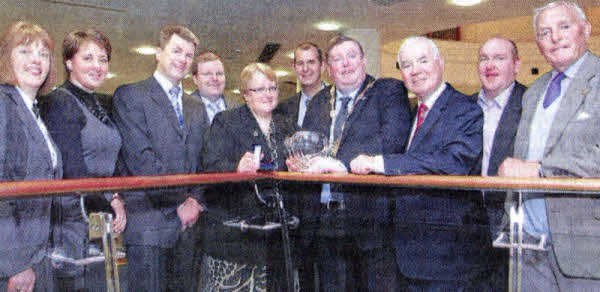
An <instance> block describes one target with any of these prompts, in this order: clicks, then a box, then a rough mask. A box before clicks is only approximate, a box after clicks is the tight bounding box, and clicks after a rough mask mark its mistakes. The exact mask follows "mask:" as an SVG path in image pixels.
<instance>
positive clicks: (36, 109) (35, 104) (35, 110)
mask: <svg viewBox="0 0 600 292" xmlns="http://www.w3.org/2000/svg"><path fill="white" fill-rule="evenodd" d="M31 111H33V115H34V116H35V118H36V119H39V118H40V106H39V105H38V101H37V99H34V100H33V107H32V108H31Z"/></svg>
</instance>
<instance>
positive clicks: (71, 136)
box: [44, 94, 89, 178]
mask: <svg viewBox="0 0 600 292" xmlns="http://www.w3.org/2000/svg"><path fill="white" fill-rule="evenodd" d="M44 112H45V115H44V122H45V123H46V127H47V128H48V131H49V132H50V135H51V136H52V139H53V140H54V142H55V143H56V145H57V146H58V148H59V149H60V154H61V155H62V159H63V171H64V172H63V177H65V178H81V177H88V176H89V175H88V169H87V166H86V164H85V160H84V158H83V146H82V144H81V130H82V129H83V128H84V127H85V124H86V119H85V116H84V115H83V112H82V111H81V109H80V108H79V106H78V105H77V104H76V102H75V101H74V100H73V99H71V98H66V97H65V96H61V95H60V94H54V95H51V96H50V97H49V101H48V104H47V108H46V110H45V111H44Z"/></svg>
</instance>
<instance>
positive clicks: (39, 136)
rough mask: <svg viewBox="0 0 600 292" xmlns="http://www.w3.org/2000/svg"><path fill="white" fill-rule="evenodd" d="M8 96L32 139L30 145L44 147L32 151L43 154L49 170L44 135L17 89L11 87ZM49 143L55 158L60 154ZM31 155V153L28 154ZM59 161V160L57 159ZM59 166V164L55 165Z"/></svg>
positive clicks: (49, 164) (48, 155) (50, 160)
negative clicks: (55, 154) (55, 155)
mask: <svg viewBox="0 0 600 292" xmlns="http://www.w3.org/2000/svg"><path fill="white" fill-rule="evenodd" d="M9 96H10V99H11V100H12V102H14V103H15V105H16V107H15V108H16V109H17V117H18V118H19V120H21V122H22V123H23V124H24V125H25V127H26V129H27V131H28V132H29V133H30V134H31V138H32V139H34V141H33V142H34V143H32V145H44V147H41V149H36V150H34V151H41V153H43V155H44V159H43V161H44V162H46V163H47V165H48V166H50V168H52V167H51V166H52V158H51V155H50V149H48V147H47V146H46V145H47V144H46V138H44V134H43V133H42V130H41V129H40V127H39V126H38V124H37V121H36V120H35V118H34V117H33V115H32V114H31V113H30V112H29V109H28V108H27V105H26V104H25V101H23V98H22V97H21V95H20V94H19V92H18V91H17V89H16V88H15V87H13V86H10V91H9ZM50 141H51V143H50V144H51V145H52V147H54V150H55V152H56V153H57V156H60V155H58V154H59V153H60V152H59V151H58V148H57V147H56V145H54V142H52V139H50ZM30 154H31V153H30ZM58 159H60V158H58ZM57 165H60V164H57Z"/></svg>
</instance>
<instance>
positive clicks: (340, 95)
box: [335, 87, 360, 100]
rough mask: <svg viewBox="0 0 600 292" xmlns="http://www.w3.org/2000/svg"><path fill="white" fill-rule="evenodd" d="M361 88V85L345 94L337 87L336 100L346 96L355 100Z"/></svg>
mask: <svg viewBox="0 0 600 292" xmlns="http://www.w3.org/2000/svg"><path fill="white" fill-rule="evenodd" d="M359 90H360V87H359V88H357V89H354V90H352V91H350V92H349V93H348V94H343V93H342V92H341V91H340V90H339V89H336V90H335V94H336V100H338V99H340V98H342V97H345V96H347V97H350V99H351V100H354V98H356V95H357V94H358V91H359Z"/></svg>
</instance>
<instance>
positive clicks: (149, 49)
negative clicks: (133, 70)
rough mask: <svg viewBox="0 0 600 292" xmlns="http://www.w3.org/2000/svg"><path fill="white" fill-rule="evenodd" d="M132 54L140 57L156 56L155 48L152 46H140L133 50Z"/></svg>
mask: <svg viewBox="0 0 600 292" xmlns="http://www.w3.org/2000/svg"><path fill="white" fill-rule="evenodd" d="M133 51H134V52H136V53H138V54H142V55H154V54H156V47H154V46H141V47H137V48H135V49H133Z"/></svg>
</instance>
